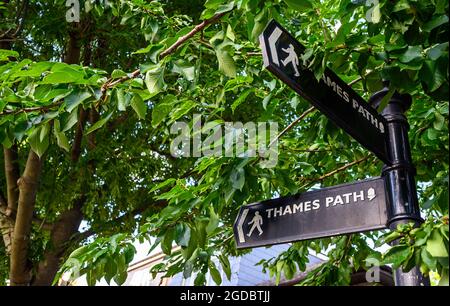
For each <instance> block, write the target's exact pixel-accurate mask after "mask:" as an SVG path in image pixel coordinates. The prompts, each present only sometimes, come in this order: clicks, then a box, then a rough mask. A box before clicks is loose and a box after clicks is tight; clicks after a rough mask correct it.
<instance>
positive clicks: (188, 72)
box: [172, 60, 195, 81]
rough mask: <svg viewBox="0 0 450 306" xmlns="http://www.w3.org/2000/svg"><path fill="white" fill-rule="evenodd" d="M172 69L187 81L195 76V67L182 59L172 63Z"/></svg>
mask: <svg viewBox="0 0 450 306" xmlns="http://www.w3.org/2000/svg"><path fill="white" fill-rule="evenodd" d="M172 71H173V72H175V73H179V74H181V75H182V76H183V77H184V78H185V79H186V80H188V81H193V80H194V78H195V67H194V66H192V65H190V64H189V63H188V62H185V61H182V60H178V61H176V62H175V63H174V64H173V68H172Z"/></svg>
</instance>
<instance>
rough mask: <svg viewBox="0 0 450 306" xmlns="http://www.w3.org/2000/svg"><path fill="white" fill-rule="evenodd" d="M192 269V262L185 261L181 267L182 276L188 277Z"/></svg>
mask: <svg viewBox="0 0 450 306" xmlns="http://www.w3.org/2000/svg"><path fill="white" fill-rule="evenodd" d="M193 269H194V263H193V262H192V261H191V260H188V261H186V263H185V264H184V268H183V277H184V278H185V279H186V278H189V277H191V275H192V270H193Z"/></svg>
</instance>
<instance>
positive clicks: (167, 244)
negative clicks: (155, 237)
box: [161, 227, 175, 255]
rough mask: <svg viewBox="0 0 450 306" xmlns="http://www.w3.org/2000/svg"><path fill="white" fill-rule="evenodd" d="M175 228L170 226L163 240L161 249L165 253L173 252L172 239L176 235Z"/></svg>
mask: <svg viewBox="0 0 450 306" xmlns="http://www.w3.org/2000/svg"><path fill="white" fill-rule="evenodd" d="M174 232H175V231H174V229H173V228H172V227H170V228H168V229H167V231H166V233H165V234H164V237H163V239H162V240H161V249H162V251H163V252H164V254H167V255H170V254H171V253H172V241H173V238H174V237H173V236H174Z"/></svg>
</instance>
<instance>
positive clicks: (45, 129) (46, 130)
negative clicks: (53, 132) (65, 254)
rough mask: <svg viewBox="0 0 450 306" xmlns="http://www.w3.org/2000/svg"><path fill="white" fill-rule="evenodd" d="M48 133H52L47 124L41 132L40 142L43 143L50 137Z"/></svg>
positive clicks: (42, 127)
mask: <svg viewBox="0 0 450 306" xmlns="http://www.w3.org/2000/svg"><path fill="white" fill-rule="evenodd" d="M48 132H50V124H49V123H48V122H47V123H45V124H43V125H42V126H41V132H40V133H39V141H43V140H44V138H45V137H46V136H47V135H48Z"/></svg>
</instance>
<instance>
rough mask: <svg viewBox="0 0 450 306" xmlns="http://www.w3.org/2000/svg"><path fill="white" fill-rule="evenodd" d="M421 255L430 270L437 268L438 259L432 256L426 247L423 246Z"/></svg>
mask: <svg viewBox="0 0 450 306" xmlns="http://www.w3.org/2000/svg"><path fill="white" fill-rule="evenodd" d="M420 256H421V258H422V261H423V262H424V263H425V264H426V265H427V266H428V268H429V269H430V270H435V269H436V259H435V258H433V256H431V254H430V253H429V252H428V251H427V249H426V248H422V251H421V253H420Z"/></svg>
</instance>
